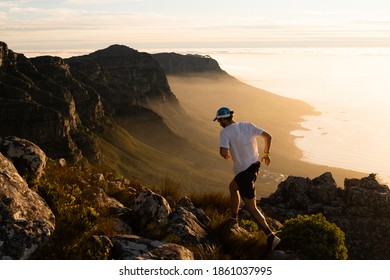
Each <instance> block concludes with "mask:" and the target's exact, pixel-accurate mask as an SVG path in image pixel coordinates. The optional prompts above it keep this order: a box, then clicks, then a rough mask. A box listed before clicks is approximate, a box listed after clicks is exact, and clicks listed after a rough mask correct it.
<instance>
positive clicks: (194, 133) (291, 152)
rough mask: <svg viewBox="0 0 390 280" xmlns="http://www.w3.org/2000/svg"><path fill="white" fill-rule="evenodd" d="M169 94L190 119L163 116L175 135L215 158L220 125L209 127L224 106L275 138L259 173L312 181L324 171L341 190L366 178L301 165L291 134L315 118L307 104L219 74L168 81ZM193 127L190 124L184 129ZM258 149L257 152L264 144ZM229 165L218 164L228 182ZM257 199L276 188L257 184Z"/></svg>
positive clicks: (223, 162) (349, 173) (238, 117)
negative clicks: (307, 119) (308, 118)
mask: <svg viewBox="0 0 390 280" xmlns="http://www.w3.org/2000/svg"><path fill="white" fill-rule="evenodd" d="M168 81H169V84H170V86H171V90H172V91H173V92H174V94H175V95H176V96H177V98H178V99H179V102H180V104H181V106H182V107H183V108H184V110H185V111H186V112H187V114H188V115H189V118H190V119H189V120H188V121H187V122H184V123H187V125H183V124H182V123H183V122H182V123H181V122H178V121H177V120H174V119H171V118H169V116H165V118H166V120H167V121H168V122H170V125H171V126H175V127H176V128H177V130H178V133H180V134H183V136H185V137H187V138H188V139H191V140H192V141H194V143H197V144H198V145H202V146H203V147H204V148H205V149H208V150H209V151H210V153H215V154H217V151H218V145H219V144H218V137H219V131H220V129H221V128H220V126H219V125H218V124H217V123H215V122H213V121H212V119H213V117H214V114H215V111H216V110H217V109H218V108H219V107H222V106H227V107H229V108H231V109H232V110H234V111H235V119H236V121H249V122H253V123H255V124H256V125H258V126H259V127H261V128H263V129H264V130H266V131H268V132H270V133H271V134H272V136H273V141H272V148H271V153H272V157H271V158H272V163H271V165H269V166H265V165H263V166H262V169H261V170H262V172H263V174H267V172H269V173H272V174H280V175H283V176H284V177H285V178H287V176H290V175H292V176H303V177H309V178H315V177H317V176H319V175H321V174H323V173H324V172H328V171H329V172H331V173H332V174H333V177H334V178H335V180H336V182H337V185H338V186H339V187H343V186H344V185H343V182H344V179H345V178H361V177H365V176H367V174H365V173H362V172H357V171H353V170H346V169H342V168H334V167H329V166H324V165H317V164H311V163H307V162H304V161H303V160H302V156H303V154H302V151H301V150H300V149H299V148H298V147H297V146H296V144H295V143H294V140H295V139H296V136H294V135H292V134H291V132H292V131H295V130H297V129H302V127H300V125H299V123H300V122H301V121H302V116H304V115H318V112H316V111H315V110H314V108H313V107H311V106H310V105H309V104H307V103H305V102H302V101H300V100H295V99H291V98H286V97H282V96H279V95H276V94H273V93H270V92H267V91H264V90H261V89H258V88H255V87H252V86H250V85H247V84H245V83H242V82H240V81H238V80H237V79H235V78H233V77H231V76H228V75H221V74H210V73H206V74H202V75H193V74H191V75H188V76H172V75H171V76H168ZM189 123H190V124H191V125H188V124H189ZM259 144H260V151H261V149H262V143H261V142H259ZM231 164H232V163H231V162H228V161H224V160H223V159H221V166H220V168H221V169H222V170H225V171H226V173H225V174H226V178H221V180H223V181H224V180H226V183H227V184H228V182H229V181H230V180H231V179H232V174H231ZM257 185H258V188H257V189H258V195H259V196H264V195H269V194H270V193H272V192H273V191H274V190H275V189H276V187H277V184H276V183H275V184H272V183H269V182H267V183H265V181H264V180H261V177H260V179H259V180H258V182H257Z"/></svg>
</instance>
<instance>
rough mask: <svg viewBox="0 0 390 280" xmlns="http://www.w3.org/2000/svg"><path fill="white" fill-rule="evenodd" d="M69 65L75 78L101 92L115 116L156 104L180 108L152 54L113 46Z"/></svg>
mask: <svg viewBox="0 0 390 280" xmlns="http://www.w3.org/2000/svg"><path fill="white" fill-rule="evenodd" d="M67 62H68V63H69V65H70V66H71V72H72V74H73V75H74V76H75V77H77V78H79V79H80V80H82V81H84V82H85V83H86V84H88V85H90V86H92V87H94V88H96V89H98V90H99V92H100V94H101V95H102V97H103V99H104V103H105V104H104V105H105V107H106V108H107V109H108V110H109V111H110V112H111V113H112V114H113V115H123V114H129V113H131V112H129V110H128V108H129V106H134V105H138V106H144V107H148V105H149V103H150V102H153V101H157V102H162V103H170V104H175V105H178V101H177V99H176V97H175V95H174V94H173V93H172V92H171V89H170V87H169V85H168V82H167V79H166V76H165V73H164V71H163V70H162V69H161V67H160V66H159V64H158V62H157V61H156V60H155V59H153V57H152V56H151V55H150V54H147V53H140V52H138V51H136V50H133V49H131V48H128V47H125V46H120V45H113V46H111V47H108V48H107V49H104V50H99V51H96V52H94V53H91V54H89V55H85V56H80V57H73V58H70V59H68V60H67ZM130 111H131V110H130Z"/></svg>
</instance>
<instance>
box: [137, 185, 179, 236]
mask: <svg viewBox="0 0 390 280" xmlns="http://www.w3.org/2000/svg"><path fill="white" fill-rule="evenodd" d="M132 210H133V212H132V216H133V217H134V219H133V226H134V227H135V228H137V229H144V228H145V227H146V226H147V225H148V224H149V223H152V222H153V223H157V224H163V223H164V222H167V221H168V216H169V214H171V213H172V209H171V207H170V206H169V203H168V201H167V200H166V199H165V198H164V197H162V196H161V195H159V194H156V193H154V192H153V191H151V190H146V191H144V192H141V193H139V194H138V195H137V196H136V197H135V199H134V203H133V207H132Z"/></svg>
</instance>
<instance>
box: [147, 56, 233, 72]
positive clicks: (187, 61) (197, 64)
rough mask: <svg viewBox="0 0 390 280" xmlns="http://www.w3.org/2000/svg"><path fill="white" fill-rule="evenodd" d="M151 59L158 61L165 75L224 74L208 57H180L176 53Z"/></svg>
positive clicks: (216, 63) (215, 62)
mask: <svg viewBox="0 0 390 280" xmlns="http://www.w3.org/2000/svg"><path fill="white" fill-rule="evenodd" d="M153 57H154V58H155V59H156V60H157V61H158V63H159V64H160V65H161V67H162V68H163V69H164V71H165V73H166V74H188V73H204V72H213V73H220V74H226V72H225V71H223V70H222V69H221V67H219V64H218V62H217V61H216V60H215V59H212V58H211V57H210V56H201V55H193V54H187V55H181V54H177V53H158V54H154V55H153Z"/></svg>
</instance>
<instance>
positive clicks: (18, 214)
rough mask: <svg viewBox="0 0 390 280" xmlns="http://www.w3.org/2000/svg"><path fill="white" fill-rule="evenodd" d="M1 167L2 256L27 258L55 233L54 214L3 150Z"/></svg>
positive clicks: (0, 227) (0, 158)
mask: <svg viewBox="0 0 390 280" xmlns="http://www.w3.org/2000/svg"><path fill="white" fill-rule="evenodd" d="M0 170H1V172H0V259H27V258H29V257H30V255H31V254H32V253H34V251H35V250H36V249H38V247H39V246H41V245H42V244H43V243H45V242H46V241H47V240H48V238H49V237H50V235H51V234H52V232H53V230H54V226H55V220H54V215H53V213H52V211H51V210H50V208H49V207H48V206H47V204H46V203H45V201H44V200H43V199H42V198H41V197H40V196H39V195H38V194H36V193H35V192H34V191H32V190H30V189H29V188H28V185H27V183H26V182H25V181H24V180H23V178H22V177H21V176H20V175H19V173H18V172H17V170H16V168H15V167H14V166H13V164H12V163H11V161H10V160H9V159H7V158H6V157H5V156H3V155H2V154H1V153H0Z"/></svg>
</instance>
